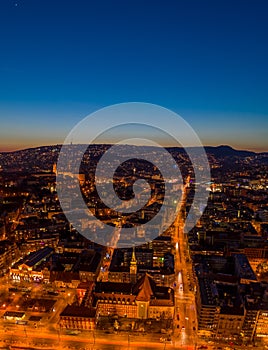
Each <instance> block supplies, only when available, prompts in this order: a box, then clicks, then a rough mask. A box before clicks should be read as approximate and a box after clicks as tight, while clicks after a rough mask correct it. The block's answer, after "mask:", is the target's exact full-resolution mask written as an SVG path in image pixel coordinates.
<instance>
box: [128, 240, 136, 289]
mask: <svg viewBox="0 0 268 350" xmlns="http://www.w3.org/2000/svg"><path fill="white" fill-rule="evenodd" d="M129 272H130V282H131V283H135V282H136V279H137V259H136V255H135V247H133V250H132V257H131V260H130V269H129Z"/></svg>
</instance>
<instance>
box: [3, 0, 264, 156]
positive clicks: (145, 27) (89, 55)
mask: <svg viewBox="0 0 268 350" xmlns="http://www.w3.org/2000/svg"><path fill="white" fill-rule="evenodd" d="M0 9H1V11H0V17H1V20H0V29H1V32H2V33H4V35H3V36H2V39H1V41H2V50H1V51H2V54H1V57H0V80H1V83H0V90H1V94H0V122H1V126H2V127H1V133H0V136H1V142H0V151H11V150H17V149H24V148H28V147H35V146H42V145H51V144H61V143H63V141H64V139H65V137H66V136H67V134H68V132H69V131H70V130H71V129H72V128H73V127H74V125H76V123H78V122H79V121H80V120H81V119H83V118H84V117H85V116H87V115H88V114H90V113H92V112H93V111H96V110H98V109H100V108H102V107H105V106H108V105H111V104H116V103H121V102H129V101H141V102H148V103H153V104H158V105H161V106H163V107H165V108H168V109H171V110H173V111H174V112H176V113H178V114H179V115H181V116H182V117H183V118H184V119H185V120H186V121H187V122H188V123H189V124H190V125H191V126H192V127H193V129H194V130H195V131H196V133H197V134H198V136H199V137H200V139H201V141H202V143H203V144H204V145H212V146H217V145H221V144H228V145H230V146H232V147H233V148H236V149H248V150H253V151H257V152H260V151H267V150H268V143H267V138H266V133H267V126H268V118H267V115H268V102H267V96H266V93H267V77H268V69H267V64H266V62H267V60H268V49H267V45H266V37H267V33H268V24H267V21H266V14H267V10H268V5H267V3H266V2H265V1H259V2H258V5H256V4H254V3H253V1H248V2H244V1H237V2H236V3H232V2H231V1H225V2H224V3H215V2H212V1H204V2H203V3H202V4H200V3H198V2H197V1H193V2H191V3H190V2H186V1H182V2H180V3H178V2H175V1H170V2H168V3H167V4H165V6H164V5H163V3H162V2H160V1H157V2H147V3H145V4H143V3H142V2H141V1H135V3H134V2H128V3H127V4H126V3H125V2H123V1H116V2H113V4H111V3H110V2H108V1H101V2H98V3H93V2H90V3H88V2H85V1H77V2H75V3H74V2H73V1H65V2H64V4H62V3H61V2H56V3H54V2H52V1H46V2H45V1H41V0H40V1H23V0H22V1H17V2H14V1H3V2H1V4H0Z"/></svg>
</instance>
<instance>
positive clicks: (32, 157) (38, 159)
mask: <svg viewBox="0 0 268 350" xmlns="http://www.w3.org/2000/svg"><path fill="white" fill-rule="evenodd" d="M68 147H70V146H68ZM77 147H79V145H78V146H77ZM90 148H92V149H94V150H97V153H98V152H99V151H100V153H103V152H105V150H106V149H107V148H109V145H101V144H100V145H90ZM149 148H152V146H150V147H149ZM204 148H205V150H206V153H207V154H208V156H213V157H214V158H215V159H217V160H220V161H221V162H223V163H226V162H227V163H228V164H231V163H232V162H233V161H234V160H235V159H238V158H239V159H241V161H243V159H244V158H247V157H254V160H252V161H255V160H256V158H258V161H259V162H260V163H261V164H268V152H262V153H255V152H252V151H244V150H236V149H233V148H232V147H230V146H227V145H222V146H216V147H213V146H206V147H204ZM60 149H61V145H52V146H41V147H35V148H28V149H24V150H19V151H14V152H0V168H2V169H3V170H4V171H26V172H31V171H44V170H45V171H51V169H52V165H53V163H55V162H57V159H58V155H59V152H60ZM192 149H193V150H194V149H195V148H192ZM167 150H168V151H169V152H170V153H171V154H172V155H173V156H174V155H175V156H176V155H178V154H185V152H187V149H184V148H182V147H167ZM196 150H197V153H198V148H196Z"/></svg>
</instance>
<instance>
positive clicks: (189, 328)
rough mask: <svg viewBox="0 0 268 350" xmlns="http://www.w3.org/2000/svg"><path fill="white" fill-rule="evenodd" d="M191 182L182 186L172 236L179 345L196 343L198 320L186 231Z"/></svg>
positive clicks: (176, 325) (175, 336)
mask: <svg viewBox="0 0 268 350" xmlns="http://www.w3.org/2000/svg"><path fill="white" fill-rule="evenodd" d="M189 183H190V178H189V177H188V178H187V180H186V183H185V184H184V186H183V188H182V196H181V200H180V201H179V203H178V215H177V217H176V220H175V222H174V224H173V229H172V231H171V238H172V243H173V247H174V248H173V249H174V250H173V253H174V260H175V266H174V270H175V316H174V335H173V337H174V342H175V343H176V344H177V345H182V346H183V345H185V346H190V345H196V343H197V335H196V329H197V321H196V308H195V295H194V292H193V291H190V290H189V279H190V276H191V274H192V264H191V262H190V261H189V256H188V249H187V236H186V235H185V232H184V226H185V211H186V203H187V189H188V186H189Z"/></svg>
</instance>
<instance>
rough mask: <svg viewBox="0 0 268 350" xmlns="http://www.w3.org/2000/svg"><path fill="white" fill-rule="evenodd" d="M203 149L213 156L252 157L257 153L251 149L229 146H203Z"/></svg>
mask: <svg viewBox="0 0 268 350" xmlns="http://www.w3.org/2000/svg"><path fill="white" fill-rule="evenodd" d="M205 150H206V152H207V153H208V154H213V155H214V156H215V157H217V158H218V157H219V158H224V157H252V156H254V155H256V154H258V153H255V152H252V151H244V150H236V149H234V148H232V147H230V146H226V145H221V146H216V147H213V146H205Z"/></svg>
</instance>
